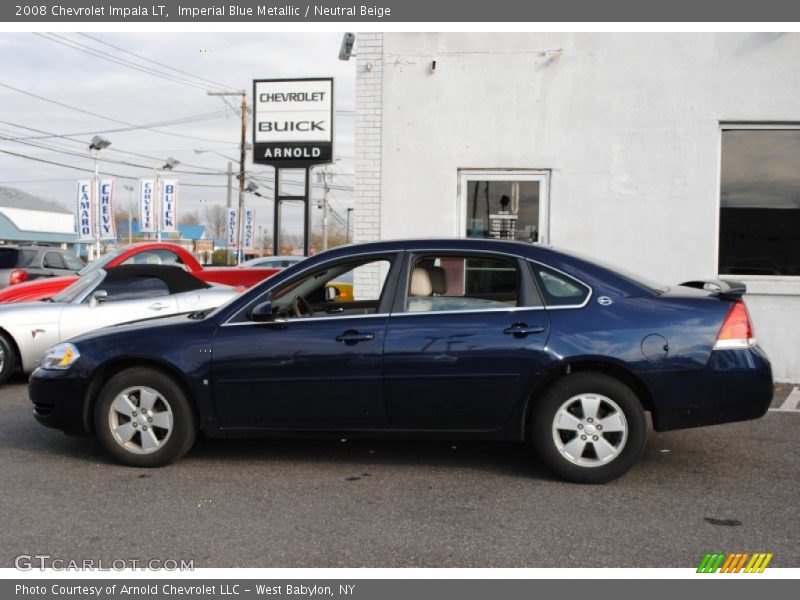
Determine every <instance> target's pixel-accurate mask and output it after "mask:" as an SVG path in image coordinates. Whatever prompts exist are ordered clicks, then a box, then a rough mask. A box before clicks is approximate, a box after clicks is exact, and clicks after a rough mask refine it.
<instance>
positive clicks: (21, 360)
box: [0, 264, 239, 383]
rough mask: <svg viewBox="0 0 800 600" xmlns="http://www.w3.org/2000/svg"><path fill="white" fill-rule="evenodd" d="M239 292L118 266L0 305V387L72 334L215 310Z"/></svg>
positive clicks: (179, 273) (157, 269)
mask: <svg viewBox="0 0 800 600" xmlns="http://www.w3.org/2000/svg"><path fill="white" fill-rule="evenodd" d="M238 293H239V291H237V289H235V288H232V287H228V286H223V285H214V286H211V285H209V284H208V283H206V282H205V281H201V280H199V279H197V278H196V277H194V276H192V275H191V274H189V273H187V272H186V271H184V270H183V269H181V268H179V267H174V266H162V265H146V264H145V265H121V266H118V267H115V268H114V269H109V270H108V271H104V270H103V269H97V270H95V271H92V272H91V273H89V274H87V275H85V276H83V277H81V278H80V279H78V281H76V282H75V283H73V284H72V285H70V286H69V287H67V288H65V289H64V290H62V291H61V292H59V293H58V294H57V295H55V296H53V297H52V298H47V299H45V300H40V301H37V302H17V303H9V304H0V383H5V382H6V381H8V379H9V377H11V375H12V374H13V373H14V371H15V369H16V368H17V367H20V368H21V370H22V372H24V373H30V372H32V371H33V370H34V369H35V368H36V367H37V366H38V365H39V362H40V361H41V359H42V356H44V354H45V352H47V350H48V349H50V348H52V347H53V346H55V345H56V344H58V343H59V342H62V341H64V340H67V339H69V338H71V337H74V336H76V335H80V334H82V333H86V332H87V331H92V330H94V329H100V328H101V327H106V326H109V325H118V324H120V323H127V322H130V321H138V320H140V319H147V318H153V317H160V316H165V315H175V314H179V313H190V312H195V311H203V310H207V309H210V308H215V307H217V306H220V305H221V304H224V303H225V302H227V301H228V300H229V299H230V298H233V297H234V296H236V295H238Z"/></svg>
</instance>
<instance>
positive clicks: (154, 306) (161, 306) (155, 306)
mask: <svg viewBox="0 0 800 600" xmlns="http://www.w3.org/2000/svg"><path fill="white" fill-rule="evenodd" d="M148 308H149V309H150V310H163V309H165V308H169V304H162V303H161V302H155V303H154V304H151V305H150V306H148Z"/></svg>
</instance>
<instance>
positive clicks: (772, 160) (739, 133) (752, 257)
mask: <svg viewBox="0 0 800 600" xmlns="http://www.w3.org/2000/svg"><path fill="white" fill-rule="evenodd" d="M742 127H744V126H742ZM719 232H720V233H719V272H720V274H721V275H795V276H798V275H800V127H792V128H789V127H787V128H779V127H775V128H749V129H747V128H739V127H737V128H730V129H725V128H723V131H722V167H721V183H720V228H719Z"/></svg>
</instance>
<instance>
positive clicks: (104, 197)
mask: <svg viewBox="0 0 800 600" xmlns="http://www.w3.org/2000/svg"><path fill="white" fill-rule="evenodd" d="M97 197H98V198H99V199H100V239H101V240H115V239H117V226H116V223H115V222H114V205H113V202H114V180H113V179H104V180H102V181H100V190H99V193H98V194H97Z"/></svg>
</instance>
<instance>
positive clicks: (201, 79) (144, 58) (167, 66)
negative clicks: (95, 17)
mask: <svg viewBox="0 0 800 600" xmlns="http://www.w3.org/2000/svg"><path fill="white" fill-rule="evenodd" d="M78 35H82V36H83V37H86V38H89V39H90V40H94V41H95V42H99V43H100V44H105V45H106V46H109V47H110V48H114V49H115V50H119V51H120V52H124V53H125V54H130V55H131V56H135V57H136V58H139V59H141V60H144V61H147V62H149V63H153V64H154V65H158V66H159V67H164V68H166V69H169V70H171V71H175V72H176V73H181V74H183V75H188V76H189V77H193V78H194V79H197V80H198V81H205V82H206V83H210V84H211V85H213V86H216V87H219V88H222V89H231V86H229V85H227V84H224V83H220V82H218V81H213V80H211V79H206V78H205V77H199V76H198V75H192V74H191V73H188V72H186V71H181V70H180V69H176V68H175V67H172V66H170V65H167V64H164V63H161V62H158V61H157V60H153V59H151V58H147V57H145V56H141V55H139V54H136V53H135V52H131V51H130V50H126V49H125V48H120V47H119V46H115V45H114V44H112V43H110V42H106V41H105V40H101V39H100V38H97V37H94V36H92V35H89V34H88V33H78Z"/></svg>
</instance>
